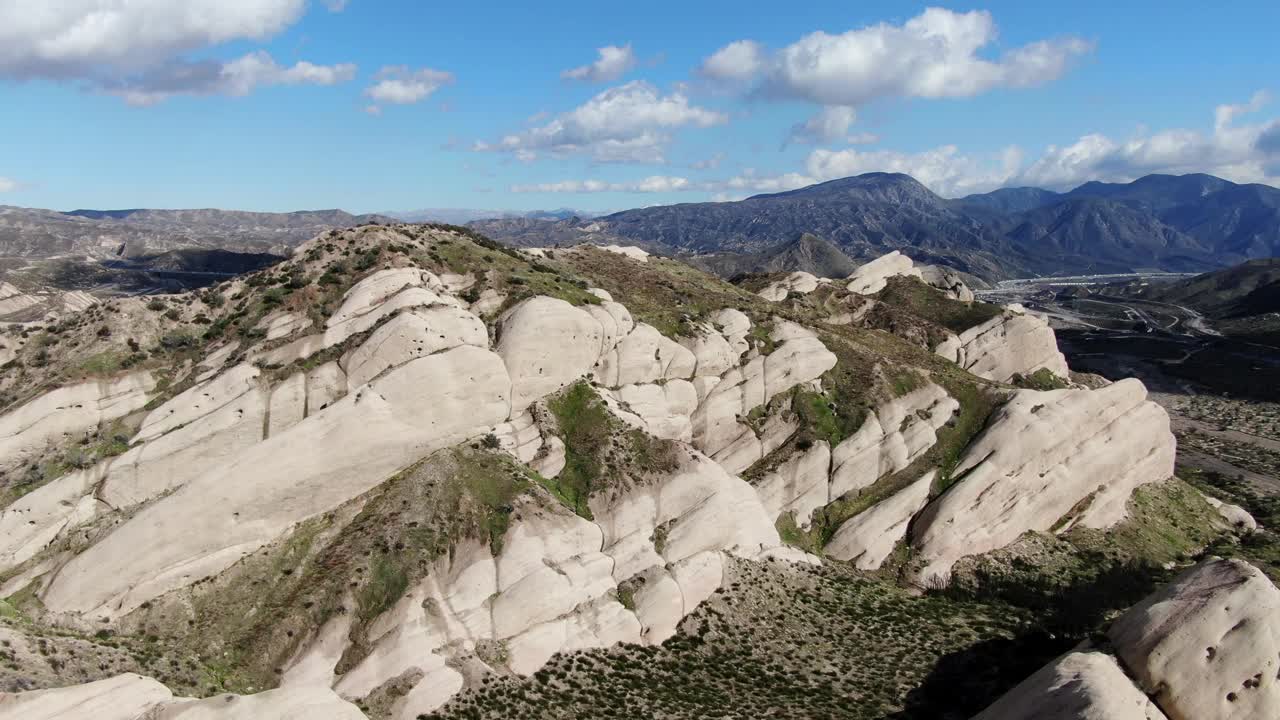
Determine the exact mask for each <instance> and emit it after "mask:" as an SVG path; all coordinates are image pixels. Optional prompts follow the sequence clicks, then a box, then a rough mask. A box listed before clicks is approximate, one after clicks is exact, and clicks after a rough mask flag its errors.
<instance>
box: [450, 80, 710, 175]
mask: <svg viewBox="0 0 1280 720" xmlns="http://www.w3.org/2000/svg"><path fill="white" fill-rule="evenodd" d="M728 121H729V118H728V116H726V115H724V114H723V113H719V112H716V111H713V110H708V109H706V108H701V107H697V106H695V105H691V104H690V103H689V99H688V97H686V96H685V95H684V94H682V93H679V92H672V93H669V94H666V95H663V94H662V93H661V92H659V90H658V89H657V88H656V87H654V86H653V85H650V84H649V83H646V82H643V81H638V80H636V81H632V82H629V83H626V84H625V85H620V86H618V87H614V88H609V89H608V90H605V91H603V92H601V93H599V94H598V95H596V96H595V97H593V98H591V99H590V100H588V101H587V102H586V103H584V104H582V105H580V106H579V107H577V108H574V109H573V110H570V111H568V112H565V113H561V114H560V115H557V116H555V117H554V118H552V119H551V120H550V121H549V122H547V123H546V124H544V125H540V126H538V127H534V128H531V129H529V130H525V131H522V132H518V133H513V134H511V135H507V136H505V137H503V138H502V139H500V140H498V141H497V142H493V143H489V142H477V143H476V144H475V145H474V149H475V150H477V151H481V152H484V151H493V152H509V153H513V154H519V153H523V155H524V158H526V159H531V158H532V157H534V156H536V155H538V154H541V153H544V152H545V153H550V154H552V155H556V156H564V155H570V154H585V155H588V156H590V157H591V158H593V159H594V160H597V161H599V162H647V163H661V162H664V161H665V157H664V149H665V147H666V145H667V144H668V143H669V142H670V137H669V136H668V135H667V133H669V132H670V131H672V130H674V129H676V128H681V127H710V126H713V125H720V124H723V123H726V122H728Z"/></svg>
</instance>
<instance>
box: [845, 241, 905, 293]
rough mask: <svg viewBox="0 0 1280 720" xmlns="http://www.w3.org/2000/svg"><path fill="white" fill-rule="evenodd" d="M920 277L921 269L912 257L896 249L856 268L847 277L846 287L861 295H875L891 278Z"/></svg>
mask: <svg viewBox="0 0 1280 720" xmlns="http://www.w3.org/2000/svg"><path fill="white" fill-rule="evenodd" d="M900 275H901V276H905V277H914V278H919V277H921V275H920V270H919V268H917V267H915V264H914V263H912V262H911V258H909V257H907V256H906V255H903V254H902V253H900V252H898V251H897V250H894V251H893V252H891V253H888V254H886V255H881V256H880V257H878V258H876V259H875V260H872V261H871V262H869V263H867V264H866V265H863V266H861V267H859V268H858V269H857V270H854V271H853V273H852V274H850V275H849V277H848V278H846V280H847V283H846V287H848V288H849V291H850V292H855V293H858V294H859V295H874V294H876V293H878V292H880V291H881V290H883V289H884V286H885V285H886V284H887V283H888V281H889V278H891V277H897V276H900Z"/></svg>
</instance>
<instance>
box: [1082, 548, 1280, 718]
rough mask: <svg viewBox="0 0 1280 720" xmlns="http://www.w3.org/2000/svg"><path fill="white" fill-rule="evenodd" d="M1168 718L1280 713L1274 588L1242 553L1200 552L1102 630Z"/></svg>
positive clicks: (1278, 594) (1278, 611)
mask: <svg viewBox="0 0 1280 720" xmlns="http://www.w3.org/2000/svg"><path fill="white" fill-rule="evenodd" d="M1107 637H1108V638H1110V640H1111V643H1112V645H1114V647H1115V649H1116V653H1117V654H1118V655H1119V656H1120V659H1121V660H1122V661H1124V664H1125V666H1126V667H1127V668H1129V670H1130V672H1132V673H1133V674H1134V675H1135V676H1136V677H1137V679H1138V682H1139V684H1140V685H1141V686H1142V687H1143V689H1145V690H1146V691H1147V692H1148V693H1151V695H1152V696H1153V697H1154V698H1155V701H1156V702H1157V703H1158V704H1159V705H1160V707H1161V708H1162V709H1163V710H1164V711H1165V714H1167V715H1168V716H1169V718H1170V720H1228V719H1231V720H1245V719H1246V718H1275V717H1280V680H1277V674H1278V673H1280V590H1277V589H1276V586H1275V585H1272V584H1271V581H1270V580H1268V579H1267V577H1266V575H1264V574H1263V573H1262V571H1260V570H1258V569H1257V568H1255V567H1253V566H1252V565H1250V564H1249V563H1246V562H1244V561H1242V560H1206V561H1204V562H1202V563H1200V564H1199V565H1196V566H1195V567H1194V568H1192V569H1190V570H1188V571H1187V572H1185V573H1183V574H1182V575H1179V576H1178V577H1177V578H1176V579H1175V580H1174V581H1173V582H1172V583H1170V584H1169V585H1167V586H1166V587H1165V588H1164V589H1162V590H1160V591H1159V592H1157V593H1155V594H1154V595H1152V596H1150V597H1148V598H1147V599H1145V600H1143V601H1142V602H1140V603H1138V604H1137V605H1135V606H1134V607H1133V608H1132V609H1130V610H1129V611H1128V612H1127V613H1125V614H1124V615H1122V616H1121V617H1120V619H1119V620H1116V621H1115V622H1114V623H1113V624H1112V625H1111V629H1110V630H1109V631H1108V632H1107Z"/></svg>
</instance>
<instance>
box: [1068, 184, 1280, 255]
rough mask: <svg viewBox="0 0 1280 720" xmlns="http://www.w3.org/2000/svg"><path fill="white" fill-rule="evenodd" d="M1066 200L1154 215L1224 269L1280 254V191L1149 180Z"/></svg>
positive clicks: (1090, 187) (1083, 191) (1088, 190)
mask: <svg viewBox="0 0 1280 720" xmlns="http://www.w3.org/2000/svg"><path fill="white" fill-rule="evenodd" d="M1067 197H1075V198H1079V197H1102V198H1107V199H1109V200H1113V201H1116V202H1120V203H1123V204H1125V205H1127V206H1129V207H1131V208H1134V209H1136V210H1140V211H1143V212H1147V213H1150V214H1152V215H1154V216H1155V217H1157V218H1159V219H1160V221H1161V222H1163V223H1165V224H1167V225H1169V226H1171V227H1174V228H1177V229H1178V230H1180V231H1181V232H1183V233H1186V234H1187V235H1189V236H1191V237H1193V238H1195V239H1196V240H1198V241H1199V242H1200V243H1201V244H1202V245H1204V246H1205V247H1207V248H1209V249H1211V250H1212V251H1213V255H1214V259H1215V261H1216V262H1217V263H1218V264H1220V265H1227V264H1234V263H1238V262H1242V261H1244V260H1247V259H1250V258H1260V257H1274V256H1276V255H1280V189H1276V188H1273V187H1271V186H1269V185H1259V184H1249V185H1238V184H1236V183H1232V182H1228V181H1226V180H1223V179H1221V178H1216V177H1213V176H1212V175H1203V174H1196V175H1148V176H1146V177H1143V178H1139V179H1137V180H1135V181H1133V182H1131V183H1124V184H1120V183H1099V182H1092V183H1085V184H1084V185H1081V186H1080V187H1078V188H1076V189H1075V190H1072V191H1071V192H1070V193H1068V194H1067Z"/></svg>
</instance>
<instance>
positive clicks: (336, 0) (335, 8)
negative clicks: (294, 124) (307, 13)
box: [324, 0, 348, 13]
mask: <svg viewBox="0 0 1280 720" xmlns="http://www.w3.org/2000/svg"><path fill="white" fill-rule="evenodd" d="M347 4H348V0H324V6H325V7H327V8H329V12H334V13H340V12H342V11H343V10H346V9H347Z"/></svg>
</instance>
